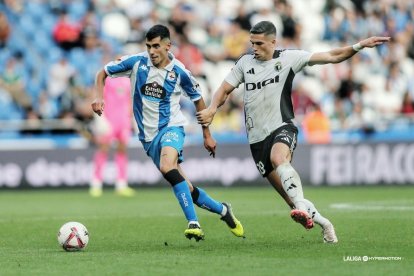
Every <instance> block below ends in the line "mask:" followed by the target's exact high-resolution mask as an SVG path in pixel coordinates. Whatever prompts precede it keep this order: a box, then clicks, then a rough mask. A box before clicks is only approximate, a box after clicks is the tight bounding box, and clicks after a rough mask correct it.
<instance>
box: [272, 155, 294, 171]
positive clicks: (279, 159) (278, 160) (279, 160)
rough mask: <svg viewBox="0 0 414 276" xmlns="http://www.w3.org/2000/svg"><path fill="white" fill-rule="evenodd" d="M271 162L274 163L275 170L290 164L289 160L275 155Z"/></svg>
mask: <svg viewBox="0 0 414 276" xmlns="http://www.w3.org/2000/svg"><path fill="white" fill-rule="evenodd" d="M270 161H271V162H272V165H273V168H277V167H279V166H280V165H282V164H284V163H289V160H288V158H286V157H285V156H283V155H281V154H275V155H274V156H272V158H271V159H270Z"/></svg>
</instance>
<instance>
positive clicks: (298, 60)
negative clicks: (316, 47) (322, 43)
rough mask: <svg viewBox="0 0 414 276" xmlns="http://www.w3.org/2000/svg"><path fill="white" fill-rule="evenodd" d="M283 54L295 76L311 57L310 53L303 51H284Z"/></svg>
mask: <svg viewBox="0 0 414 276" xmlns="http://www.w3.org/2000/svg"><path fill="white" fill-rule="evenodd" d="M285 52H286V54H287V58H288V59H289V60H290V62H291V66H292V69H293V72H294V73H295V74H296V73H297V72H299V71H300V70H302V69H303V68H304V67H305V66H306V65H308V62H309V60H310V57H311V55H312V53H310V52H308V51H304V50H286V51H285Z"/></svg>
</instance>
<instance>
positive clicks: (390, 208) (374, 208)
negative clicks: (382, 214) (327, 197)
mask: <svg viewBox="0 0 414 276" xmlns="http://www.w3.org/2000/svg"><path fill="white" fill-rule="evenodd" d="M329 207H330V208H333V209H339V210H363V211H414V206H390V205H388V206H387V205H374V204H353V203H335V204H331V205H329Z"/></svg>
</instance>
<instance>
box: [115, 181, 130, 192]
mask: <svg viewBox="0 0 414 276" xmlns="http://www.w3.org/2000/svg"><path fill="white" fill-rule="evenodd" d="M127 185H128V184H127V182H126V181H125V180H117V181H116V182H115V189H116V190H122V189H125V188H126V187H127Z"/></svg>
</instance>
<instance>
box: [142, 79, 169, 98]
mask: <svg viewBox="0 0 414 276" xmlns="http://www.w3.org/2000/svg"><path fill="white" fill-rule="evenodd" d="M141 94H142V95H144V97H145V98H147V99H149V100H152V101H159V100H162V99H164V98H165V96H166V94H167V93H166V92H165V89H164V88H163V87H162V86H161V85H159V84H158V83H157V82H156V81H154V82H152V83H146V84H145V85H143V86H141Z"/></svg>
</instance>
